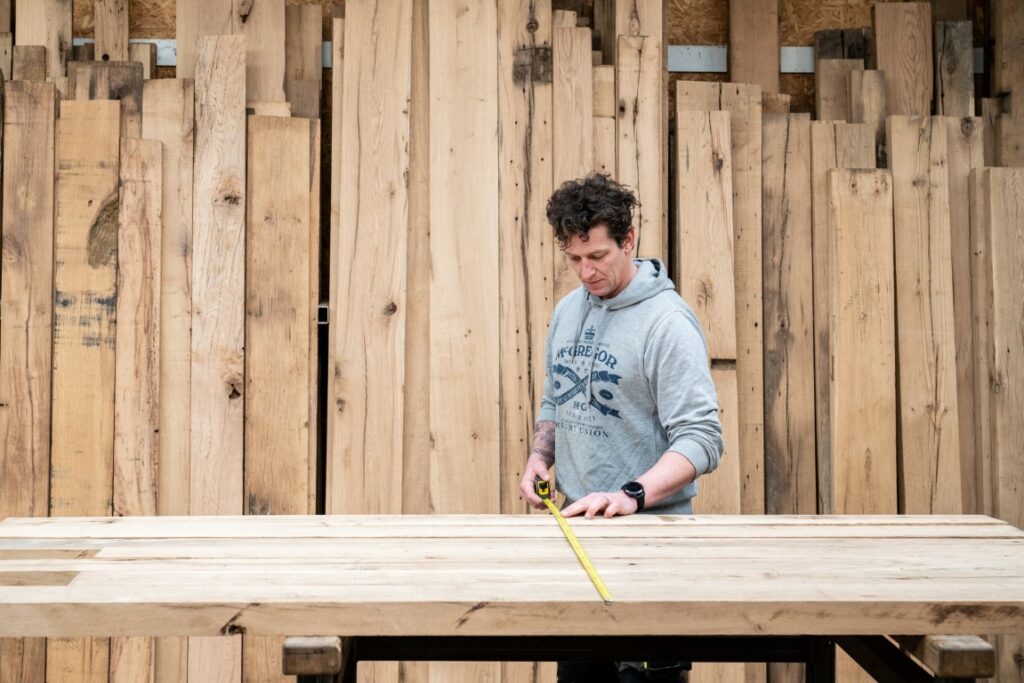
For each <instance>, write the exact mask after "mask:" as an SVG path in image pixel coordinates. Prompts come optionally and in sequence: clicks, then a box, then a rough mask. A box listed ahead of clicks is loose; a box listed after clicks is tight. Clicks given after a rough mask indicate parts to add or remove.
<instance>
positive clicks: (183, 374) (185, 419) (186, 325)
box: [142, 79, 195, 515]
mask: <svg viewBox="0 0 1024 683" xmlns="http://www.w3.org/2000/svg"><path fill="white" fill-rule="evenodd" d="M194 112H195V84H194V83H193V81H192V80H190V79H178V80H173V79H159V80H154V81H152V82H147V83H146V84H145V85H144V87H143V117H142V134H143V137H144V138H145V139H147V140H157V141H159V142H160V143H161V144H162V150H163V156H162V159H163V163H162V172H161V182H162V189H161V202H160V205H161V214H162V218H163V222H162V231H161V235H162V237H161V247H160V324H159V329H160V401H159V403H160V425H161V434H160V466H159V468H158V477H159V483H158V487H157V491H158V494H157V512H158V514H161V515H185V514H188V513H189V511H190V509H191V506H190V504H189V489H190V486H189V480H190V451H191V357H192V296H191V292H192V196H193V158H194V147H193V145H194V126H195V114H194Z"/></svg>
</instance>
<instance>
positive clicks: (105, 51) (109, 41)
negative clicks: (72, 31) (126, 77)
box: [93, 0, 128, 62]
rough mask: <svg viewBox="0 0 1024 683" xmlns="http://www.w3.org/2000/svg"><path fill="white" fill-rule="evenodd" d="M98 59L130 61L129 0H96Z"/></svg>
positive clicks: (94, 12)
mask: <svg viewBox="0 0 1024 683" xmlns="http://www.w3.org/2000/svg"><path fill="white" fill-rule="evenodd" d="M93 16H94V17H95V20H96V57H95V58H96V59H98V60H99V61H101V62H127V61H128V0H96V4H95V5H94V7H93Z"/></svg>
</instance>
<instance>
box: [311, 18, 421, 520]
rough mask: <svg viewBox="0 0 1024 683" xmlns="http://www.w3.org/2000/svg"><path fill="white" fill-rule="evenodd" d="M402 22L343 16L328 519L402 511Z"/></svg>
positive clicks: (406, 59)
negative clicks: (339, 210)
mask: <svg viewBox="0 0 1024 683" xmlns="http://www.w3.org/2000/svg"><path fill="white" fill-rule="evenodd" d="M387 7H391V9H390V10H388V9H387ZM411 17H412V15H411V8H409V7H406V8H405V9H404V10H403V9H402V7H401V6H399V5H394V6H391V5H387V6H386V5H385V4H384V3H380V2H373V1H371V0H367V1H365V2H356V3H349V4H348V5H347V6H346V11H345V31H346V33H347V35H346V39H345V48H346V49H345V61H344V68H345V74H344V76H343V78H344V92H343V95H342V99H343V102H342V104H343V112H342V120H343V121H344V122H345V129H344V130H343V131H342V136H341V140H340V144H341V147H342V151H341V164H342V168H341V177H340V181H339V182H340V183H341V198H340V203H341V206H344V207H348V209H347V210H346V211H343V212H342V214H341V217H340V225H339V231H338V232H339V242H338V243H337V244H336V245H334V246H332V249H333V250H334V251H335V253H336V254H337V258H338V269H337V273H336V275H337V280H336V281H335V283H334V289H333V295H332V297H331V298H332V300H334V301H335V302H336V304H335V306H334V307H333V311H334V320H333V324H332V325H331V329H332V332H333V334H332V339H331V345H330V346H331V361H330V366H329V372H328V375H329V395H328V406H329V409H330V412H329V413H328V416H329V417H328V431H329V434H328V444H329V448H328V470H327V474H328V484H327V487H328V498H327V509H328V510H330V511H332V512H334V513H355V512H360V513H384V512H390V513H395V512H399V511H401V509H402V488H401V482H402V439H403V417H404V411H403V405H404V396H403V393H402V389H401V387H402V384H403V378H404V376H405V365H404V363H405V361H404V349H405V311H406V301H405V289H406V267H407V265H406V259H407V251H406V250H407V232H408V220H409V215H408V197H407V194H406V185H405V180H404V179H405V174H406V173H408V168H409V151H408V149H409V109H408V101H409V97H410V69H411V61H410V60H411V57H410V51H409V46H410V43H411V26H412V23H411V21H412V19H411ZM385 55H387V56H388V59H384V58H383V56H385ZM385 83H387V84H388V86H389V87H385V85H384V84H385ZM383 160H386V161H383Z"/></svg>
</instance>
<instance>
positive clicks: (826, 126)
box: [811, 121, 875, 512]
mask: <svg viewBox="0 0 1024 683" xmlns="http://www.w3.org/2000/svg"><path fill="white" fill-rule="evenodd" d="M874 141H875V138H874V134H873V132H872V130H871V127H870V126H869V125H867V124H856V123H854V124H848V123H834V122H830V121H822V122H815V123H812V124H811V194H812V201H811V209H812V216H813V233H812V261H813V266H814V363H815V371H814V393H815V423H816V432H817V453H818V457H817V461H818V468H817V469H818V501H819V506H820V510H819V511H820V512H829V511H831V509H832V493H831V484H830V482H831V455H830V448H829V422H828V417H829V414H828V405H829V350H828V343H829V305H830V304H829V299H830V297H829V280H830V277H831V272H832V267H831V249H830V241H831V240H830V233H829V222H828V221H829V219H828V170H829V169H832V168H873V167H874V165H875V146H874Z"/></svg>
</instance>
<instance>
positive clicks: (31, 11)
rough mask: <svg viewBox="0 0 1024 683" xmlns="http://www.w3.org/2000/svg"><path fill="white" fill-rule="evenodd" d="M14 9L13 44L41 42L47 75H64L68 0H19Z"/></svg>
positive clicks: (68, 38)
mask: <svg viewBox="0 0 1024 683" xmlns="http://www.w3.org/2000/svg"><path fill="white" fill-rule="evenodd" d="M14 9H15V12H16V16H15V21H14V30H15V34H14V44H15V45H42V46H44V47H45V48H46V56H47V60H46V76H47V78H60V77H62V76H64V75H65V68H66V64H67V61H68V57H69V55H70V53H71V0H36V1H35V2H20V3H18V4H17V6H16V7H15V8H14Z"/></svg>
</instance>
